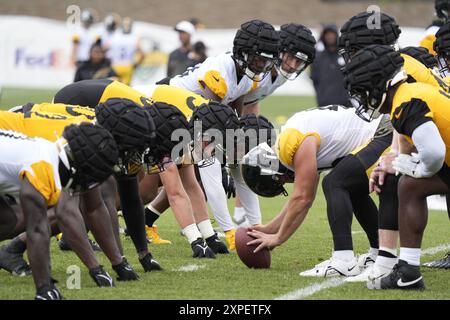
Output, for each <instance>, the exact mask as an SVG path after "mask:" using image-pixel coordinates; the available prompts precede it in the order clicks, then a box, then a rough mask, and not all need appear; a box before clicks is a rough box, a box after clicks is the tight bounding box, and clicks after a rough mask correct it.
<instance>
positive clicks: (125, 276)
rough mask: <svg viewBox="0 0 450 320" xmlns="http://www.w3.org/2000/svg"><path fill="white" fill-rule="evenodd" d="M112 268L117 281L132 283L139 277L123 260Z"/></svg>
mask: <svg viewBox="0 0 450 320" xmlns="http://www.w3.org/2000/svg"><path fill="white" fill-rule="evenodd" d="M112 268H113V269H114V271H115V272H116V273H117V281H134V280H138V279H139V276H138V275H137V273H136V272H135V271H134V270H133V267H132V266H131V265H130V264H129V263H128V261H127V259H125V258H123V260H122V262H121V263H119V264H118V265H115V266H112Z"/></svg>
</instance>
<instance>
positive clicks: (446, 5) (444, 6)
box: [434, 0, 450, 21]
mask: <svg viewBox="0 0 450 320" xmlns="http://www.w3.org/2000/svg"><path fill="white" fill-rule="evenodd" d="M434 9H435V10H436V15H437V16H438V18H439V19H443V20H445V21H447V20H448V18H449V12H450V0H435V1H434Z"/></svg>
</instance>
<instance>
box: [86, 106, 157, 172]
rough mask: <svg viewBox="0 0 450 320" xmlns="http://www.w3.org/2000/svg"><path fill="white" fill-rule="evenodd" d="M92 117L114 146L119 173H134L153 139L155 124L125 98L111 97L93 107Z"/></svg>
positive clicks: (154, 136) (141, 162) (151, 144)
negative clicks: (115, 146)
mask: <svg viewBox="0 0 450 320" xmlns="http://www.w3.org/2000/svg"><path fill="white" fill-rule="evenodd" d="M95 116H96V119H97V123H98V124H100V125H101V126H102V127H104V128H105V129H107V130H108V131H109V132H110V133H111V134H112V135H113V137H114V140H115V141H116V143H117V146H118V148H119V167H120V168H121V172H122V173H123V174H127V175H133V174H136V173H137V172H138V171H139V170H140V168H141V166H142V164H143V157H144V154H145V153H148V152H149V148H151V147H153V145H154V143H155V138H156V132H155V131H156V130H155V124H154V122H153V119H152V118H151V116H150V114H149V113H148V111H147V110H145V109H144V108H142V107H140V106H139V105H137V104H136V103H135V102H133V101H131V100H129V99H120V98H111V99H108V100H106V101H105V102H104V103H100V104H98V105H97V106H96V107H95Z"/></svg>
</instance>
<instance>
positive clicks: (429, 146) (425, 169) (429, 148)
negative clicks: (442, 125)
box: [412, 121, 446, 177]
mask: <svg viewBox="0 0 450 320" xmlns="http://www.w3.org/2000/svg"><path fill="white" fill-rule="evenodd" d="M412 140H413V143H414V145H415V147H416V149H417V152H418V154H419V158H420V162H419V165H418V166H419V167H420V169H419V170H420V171H421V172H422V174H423V176H424V177H431V176H433V175H434V174H436V173H437V172H438V171H439V170H440V169H441V168H442V165H443V164H444V160H445V152H446V148H445V143H444V141H443V140H442V137H441V135H440V133H439V130H438V128H437V127H436V125H435V124H434V122H432V121H428V122H425V123H423V124H421V125H420V126H418V127H417V128H416V129H415V130H414V132H413V134H412Z"/></svg>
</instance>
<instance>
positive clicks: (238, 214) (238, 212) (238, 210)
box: [233, 207, 245, 221]
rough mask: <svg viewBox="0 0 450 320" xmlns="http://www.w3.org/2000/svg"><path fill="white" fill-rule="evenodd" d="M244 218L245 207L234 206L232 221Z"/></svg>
mask: <svg viewBox="0 0 450 320" xmlns="http://www.w3.org/2000/svg"><path fill="white" fill-rule="evenodd" d="M244 218H245V209H244V208H243V207H235V208H234V215H233V219H234V221H241V220H242V219H244Z"/></svg>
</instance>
